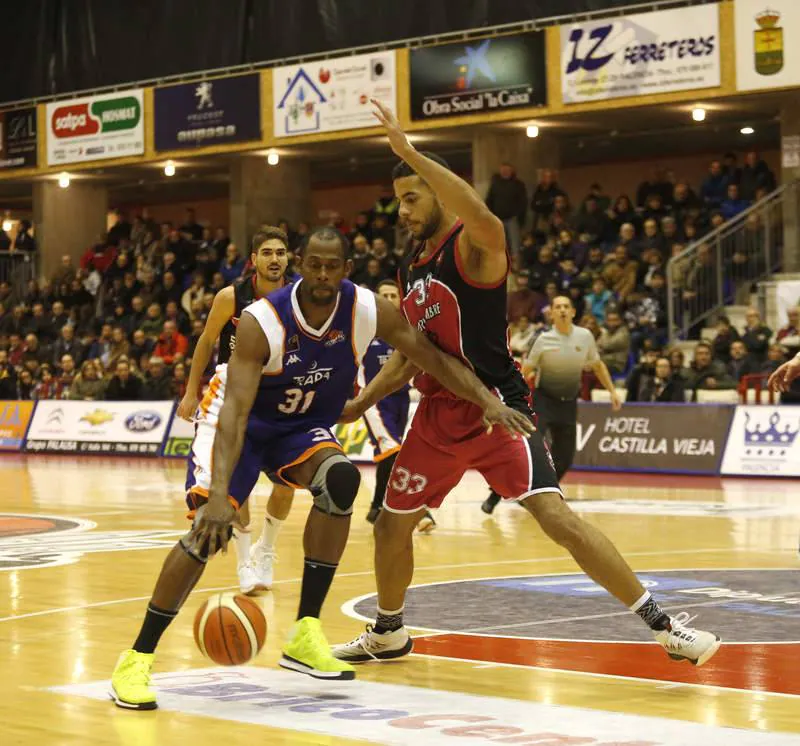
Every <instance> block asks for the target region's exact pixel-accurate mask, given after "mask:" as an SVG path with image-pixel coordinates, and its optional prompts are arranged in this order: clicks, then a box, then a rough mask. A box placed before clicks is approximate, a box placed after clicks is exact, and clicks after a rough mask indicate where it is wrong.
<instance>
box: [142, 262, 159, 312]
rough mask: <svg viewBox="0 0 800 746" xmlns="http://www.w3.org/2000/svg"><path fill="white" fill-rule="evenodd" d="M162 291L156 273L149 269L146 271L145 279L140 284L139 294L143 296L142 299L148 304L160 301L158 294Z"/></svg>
mask: <svg viewBox="0 0 800 746" xmlns="http://www.w3.org/2000/svg"><path fill="white" fill-rule="evenodd" d="M160 293H161V288H160V287H159V285H158V281H157V280H156V274H155V272H153V270H148V271H147V272H145V273H144V279H143V280H142V282H141V284H140V285H139V290H138V291H137V294H138V295H141V296H142V300H144V302H145V303H146V304H150V303H158V296H159V295H160Z"/></svg>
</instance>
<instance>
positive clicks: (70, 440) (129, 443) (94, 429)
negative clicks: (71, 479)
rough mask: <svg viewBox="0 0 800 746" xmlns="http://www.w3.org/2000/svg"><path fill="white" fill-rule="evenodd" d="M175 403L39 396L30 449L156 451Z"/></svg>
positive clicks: (154, 453)
mask: <svg viewBox="0 0 800 746" xmlns="http://www.w3.org/2000/svg"><path fill="white" fill-rule="evenodd" d="M174 406H175V404H174V402H171V401H169V402H167V401H137V402H115V401H108V402H106V401H59V400H46V401H39V402H37V406H36V410H35V412H34V414H33V420H32V421H31V425H30V428H29V430H28V437H27V439H26V441H25V450H26V451H28V452H33V453H87V454H104V455H109V454H113V455H125V456H129V455H134V456H157V455H159V454H160V453H161V446H162V443H163V441H164V437H165V435H166V432H167V427H168V426H169V423H170V417H171V416H172V410H173V408H174Z"/></svg>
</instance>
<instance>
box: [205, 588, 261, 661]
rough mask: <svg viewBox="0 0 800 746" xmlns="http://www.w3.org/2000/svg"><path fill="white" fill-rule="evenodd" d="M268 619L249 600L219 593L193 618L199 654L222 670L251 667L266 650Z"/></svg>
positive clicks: (257, 606)
mask: <svg viewBox="0 0 800 746" xmlns="http://www.w3.org/2000/svg"><path fill="white" fill-rule="evenodd" d="M266 638H267V619H266V617H265V616H264V612H263V611H262V610H261V607H260V606H259V605H258V604H257V603H256V602H255V601H253V600H252V599H249V598H247V596H242V595H239V594H234V593H218V594H217V595H216V596H212V597H211V598H209V599H208V601H206V602H205V603H204V604H203V605H202V606H201V607H200V608H199V609H198V610H197V614H196V615H195V617H194V639H195V642H196V643H197V647H198V648H200V652H201V653H202V654H203V655H204V656H206V658H210V659H211V660H212V661H214V663H217V664H219V665H220V666H240V665H242V664H244V663H249V662H250V661H251V660H253V658H255V657H256V655H257V654H258V652H259V651H260V650H261V648H262V647H263V646H264V640H266Z"/></svg>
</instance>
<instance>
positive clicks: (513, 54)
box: [410, 31, 547, 121]
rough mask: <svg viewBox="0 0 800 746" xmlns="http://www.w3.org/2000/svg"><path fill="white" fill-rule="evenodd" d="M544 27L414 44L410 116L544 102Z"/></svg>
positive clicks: (430, 116) (420, 117) (422, 117)
mask: <svg viewBox="0 0 800 746" xmlns="http://www.w3.org/2000/svg"><path fill="white" fill-rule="evenodd" d="M544 39H545V37H544V32H543V31H534V32H532V33H529V34H522V35H519V36H500V37H496V38H492V39H476V40H474V41H469V42H455V43H453V44H441V45H439V46H434V47H419V48H416V49H412V50H411V52H410V58H411V62H410V64H411V73H410V76H411V81H410V83H411V119H413V120H416V121H423V120H428V119H438V118H440V117H452V116H459V115H463V114H476V113H482V114H485V113H488V112H494V111H503V110H505V109H515V108H519V107H530V106H544V105H545V104H546V103H547V76H546V73H545V40H544Z"/></svg>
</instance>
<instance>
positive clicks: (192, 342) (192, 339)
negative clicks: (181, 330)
mask: <svg viewBox="0 0 800 746" xmlns="http://www.w3.org/2000/svg"><path fill="white" fill-rule="evenodd" d="M203 328H204V324H203V322H202V321H200V319H194V320H193V321H192V333H191V334H190V335H189V337H188V339H189V349H188V350H187V351H186V359H187V360H188V361H189V362H191V360H192V358H194V351H195V348H196V347H197V343H198V342H199V341H200V337H201V336H202V335H203Z"/></svg>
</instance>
